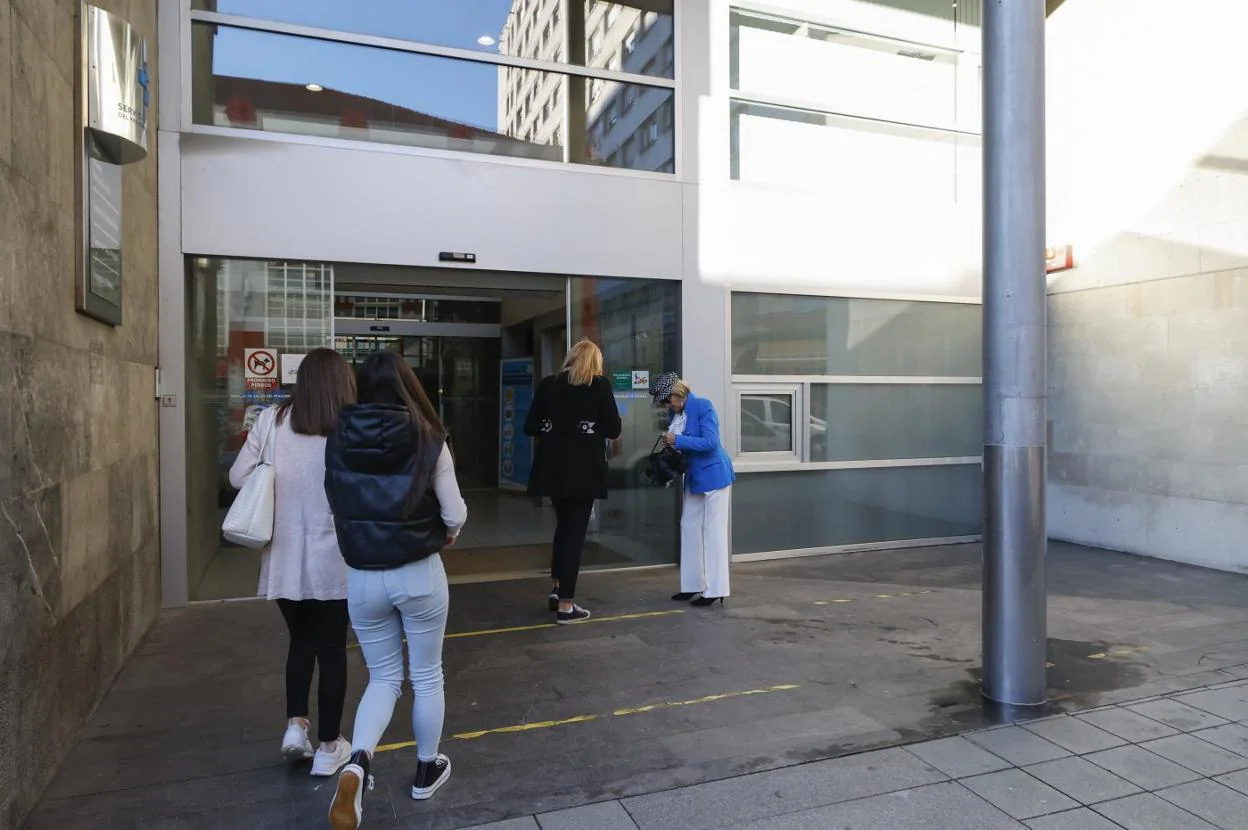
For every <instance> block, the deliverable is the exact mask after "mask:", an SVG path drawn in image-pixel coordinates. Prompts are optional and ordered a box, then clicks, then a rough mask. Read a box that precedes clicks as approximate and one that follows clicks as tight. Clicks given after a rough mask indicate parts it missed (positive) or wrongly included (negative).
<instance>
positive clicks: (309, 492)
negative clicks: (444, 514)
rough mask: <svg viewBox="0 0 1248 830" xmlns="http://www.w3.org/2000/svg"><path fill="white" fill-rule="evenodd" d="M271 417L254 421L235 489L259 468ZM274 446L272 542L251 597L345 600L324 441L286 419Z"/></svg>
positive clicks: (234, 473) (270, 412) (272, 413)
mask: <svg viewBox="0 0 1248 830" xmlns="http://www.w3.org/2000/svg"><path fill="white" fill-rule="evenodd" d="M276 415H277V407H270V408H268V409H266V410H264V411H263V412H261V413H260V415H259V417H257V418H256V421H255V423H254V424H253V426H252V428H251V432H250V433H248V435H247V442H246V443H245V444H244V445H243V448H242V450H240V451H239V453H238V458H237V459H235V461H234V466H232V467H231V468H230V484H232V485H233V486H234V487H242V486H243V482H244V481H245V480H246V479H247V476H248V475H249V474H250V473H251V471H252V470H254V469H255V468H256V465H258V464H259V463H260V451H261V446H262V445H263V444H264V442H265V441H266V440H267V439H266V436H267V435H268V433H269V430H270V429H271V428H272V425H273V421H274V418H275V417H276ZM273 442H274V445H273V446H272V447H268V448H266V449H265V453H266V455H269V457H271V458H272V459H273V470H274V473H275V475H274V479H275V482H276V483H275V486H274V490H275V504H274V511H273V541H272V542H271V543H270V544H269V546H268V547H266V548H265V549H264V551H263V552H262V553H261V554H260V557H261V558H260V584H259V585H258V586H257V588H256V594H257V595H258V596H262V597H267V598H269V599H290V600H305V599H317V600H333V599H346V598H347V564H346V563H345V562H343V561H342V554H341V553H339V552H338V536H337V534H336V533H335V531H334V517H333V514H332V513H330V510H329V501H328V499H326V498H325V438H324V436H320V435H299V434H298V433H296V432H295V431H294V430H293V429H291V428H290V418H289V417H288V418H286V419H285V420H284V421H283V423H281V424H280V425H279V426H278V427H277V430H276V431H275V432H274V434H273ZM452 477H453V473H452ZM456 492H458V490H457V491H456ZM439 495H440V494H439ZM461 524H462V522H461ZM238 555H239V556H246V555H247V553H246V552H239V553H238Z"/></svg>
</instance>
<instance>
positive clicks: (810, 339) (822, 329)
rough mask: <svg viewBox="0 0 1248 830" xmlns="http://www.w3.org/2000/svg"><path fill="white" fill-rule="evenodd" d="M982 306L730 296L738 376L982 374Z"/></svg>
mask: <svg viewBox="0 0 1248 830" xmlns="http://www.w3.org/2000/svg"><path fill="white" fill-rule="evenodd" d="M980 311H981V309H980V306H978V305H973V304H969V303H938V302H910V301H904V300H864V299H849V298H844V297H810V296H796V295H789V294H752V293H734V294H733V295H732V372H733V374H735V375H867V376H890V375H892V376H907V375H908V376H914V377H979V374H980V372H981V346H980V320H981V316H980Z"/></svg>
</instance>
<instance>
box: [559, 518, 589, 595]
mask: <svg viewBox="0 0 1248 830" xmlns="http://www.w3.org/2000/svg"><path fill="white" fill-rule="evenodd" d="M551 501H552V502H554V505H555V543H554V546H553V550H552V552H551V559H550V578H551V579H553V580H555V581H556V582H558V583H559V599H561V600H565V601H567V600H571V599H572V598H573V597H575V596H576V578H577V576H578V575H580V572H581V554H583V553H584V552H585V534H586V533H587V532H588V531H589V515H590V513H592V512H593V510H594V500H593V499H577V498H557V499H551Z"/></svg>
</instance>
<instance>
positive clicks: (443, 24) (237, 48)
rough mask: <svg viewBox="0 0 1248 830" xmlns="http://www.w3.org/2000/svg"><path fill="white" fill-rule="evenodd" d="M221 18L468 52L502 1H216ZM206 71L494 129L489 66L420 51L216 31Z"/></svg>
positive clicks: (495, 27) (494, 82)
mask: <svg viewBox="0 0 1248 830" xmlns="http://www.w3.org/2000/svg"><path fill="white" fill-rule="evenodd" d="M217 10H218V11H219V12H221V13H222V14H237V15H243V16H247V17H259V18H266V19H270V20H281V21H285V22H289V23H299V24H302V25H307V26H318V27H321V28H326V29H339V30H344V31H350V32H358V33H361V34H370V35H385V36H388V37H398V38H405V39H409V40H422V41H425V42H427V43H435V44H438V45H443V46H456V47H460V48H464V49H473V50H476V51H497V47H496V46H494V47H483V46H481V45H479V44H478V43H477V38H479V37H481V36H482V35H489V36H490V37H493V38H497V37H498V35H499V33H500V32H501V31H502V28H503V24H504V23H505V22H506V20H507V15H508V13H509V12H510V11H511V0H297V2H296V1H295V0H218V2H217ZM213 71H214V72H215V73H216V74H218V75H236V76H240V77H246V78H258V79H262V80H268V81H282V82H288V83H299V84H307V83H318V84H321V85H322V86H324V87H328V88H332V89H337V90H341V91H343V92H350V93H353V94H356V95H365V96H368V97H370V98H376V99H378V100H381V101H386V102H389V103H393V104H397V105H399V106H403V107H407V108H409V109H413V110H418V111H420V112H426V113H430V114H432V115H436V116H439V117H442V118H449V119H452V120H454V121H460V122H463V123H467V124H473V125H475V126H480V127H485V128H486V129H490V130H496V129H497V128H498V74H499V71H498V68H497V67H494V66H491V65H489V64H476V63H468V62H465V61H453V60H447V59H444V58H433V57H429V56H425V55H413V54H407V53H402V52H390V51H386V50H379V49H369V48H366V47H360V46H353V45H346V44H338V43H327V42H323V41H314V40H304V39H300V38H290V37H285V36H278V35H273V34H269V33H266V32H252V31H246V30H242V29H220V30H219V34H218V35H217V37H216V42H215V44H214V52H213Z"/></svg>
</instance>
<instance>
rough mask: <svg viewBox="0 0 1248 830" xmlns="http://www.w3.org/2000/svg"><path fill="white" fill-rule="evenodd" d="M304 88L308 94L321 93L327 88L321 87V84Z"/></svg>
mask: <svg viewBox="0 0 1248 830" xmlns="http://www.w3.org/2000/svg"><path fill="white" fill-rule="evenodd" d="M304 88H305V89H307V91H308V92H321V91H322V90H324V89H325V87H323V86H321V85H320V84H308V85H307V86H306V87H304Z"/></svg>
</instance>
